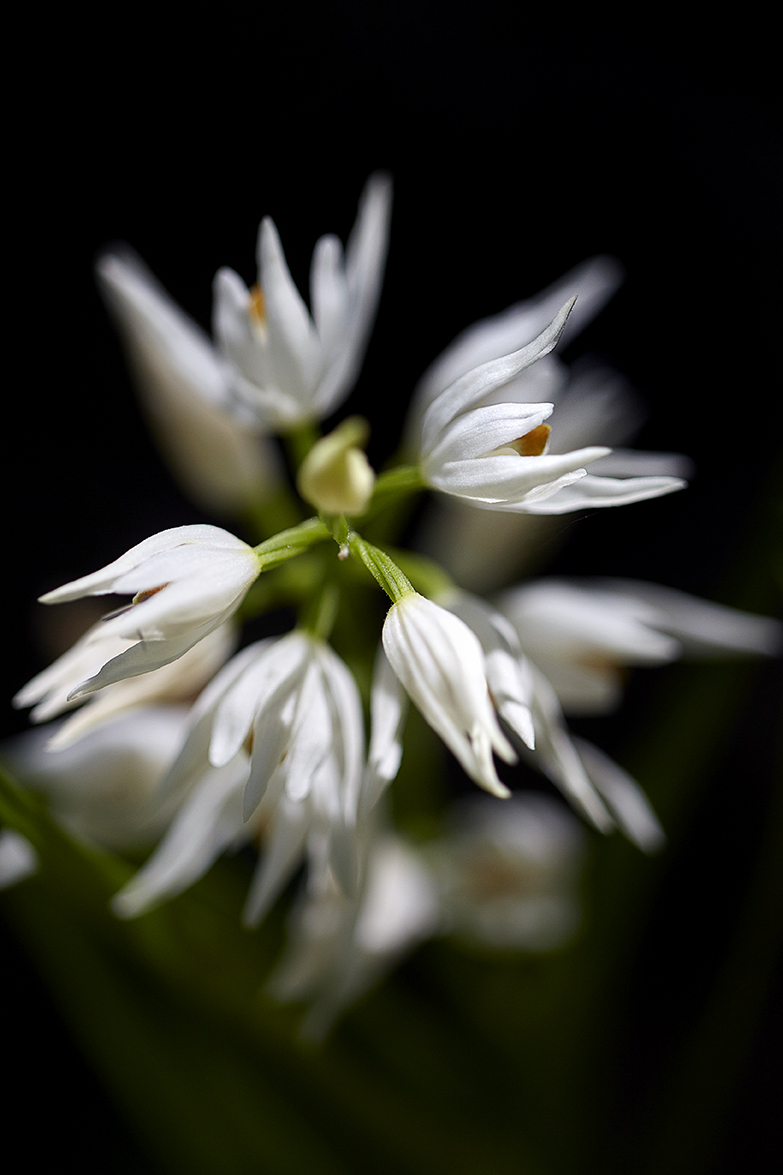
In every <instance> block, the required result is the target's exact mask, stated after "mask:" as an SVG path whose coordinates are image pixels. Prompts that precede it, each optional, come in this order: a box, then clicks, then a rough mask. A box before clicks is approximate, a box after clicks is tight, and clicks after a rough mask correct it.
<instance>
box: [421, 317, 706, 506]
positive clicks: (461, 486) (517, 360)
mask: <svg viewBox="0 0 783 1175" xmlns="http://www.w3.org/2000/svg"><path fill="white" fill-rule="evenodd" d="M573 302H574V300H573V299H572V300H571V302H567V303H566V304H565V305H564V306H563V307H562V308H561V310H560V311H559V313H558V314H557V315H556V317H555V318H554V319H553V321H552V322H551V323H550V324H549V326H548V327H546V329H545V330H544V331H542V333H541V334H540V335H539V336H538V337H537V338H536V339H534V340H533V342H531V343H528V344H527V346H525V347H523V348H522V349H521V350H519V351H516V352H514V353H513V354H511V355H507V356H504V357H502V358H499V359H494V360H491V361H490V362H488V363H484V364H482V365H481V366H479V367H476V368H474V369H473V370H472V371H469V372H467V373H466V374H465V375H463V376H460V378H459V379H457V380H455V382H454V383H453V384H451V385H450V386H449V387H448V388H446V389H445V390H444V391H442V392H440V393H439V395H437V396H436V397H435V399H434V400H432V402H431V403H430V405H429V407H428V408H427V409H426V411H425V412H424V414H423V416H422V420H421V427H420V432H419V468H420V471H421V474H422V477H423V478H424V480H425V482H426V483H427V484H428V485H430V486H432V487H433V488H434V489H439V490H442V491H443V492H445V493H448V494H452V495H454V496H456V497H458V498H460V499H462V500H464V501H466V502H468V503H470V504H471V505H473V506H478V507H480V508H482V509H485V510H501V511H511V512H530V513H533V514H536V513H548V514H562V513H567V512H569V511H572V510H578V509H580V508H582V507H586V506H615V505H621V504H624V503H628V502H638V501H642V500H644V499H645V498H653V497H659V496H660V495H661V494H666V493H671V492H672V491H673V490H677V489H681V488H682V487H683V485H684V484H685V483H684V482H683V481H682V480H681V479H680V478H673V477H669V476H662V477H631V478H620V479H618V478H609V477H595V476H590V477H588V475H587V470H586V469H584V468H583V466H585V465H587V464H589V463H591V462H593V461H597V460H599V459H600V458H602V457H607V456H608V455H609V453H610V450H609V449H607V448H605V447H602V446H588V447H586V448H580V449H576V450H573V451H571V452H565V453H549V452H548V446H549V436H550V433H551V431H552V430H551V428H550V426H549V425H548V424H545V423H544V422H545V421H546V419H547V418H548V417H549V416H550V415H551V414H552V412H553V410H554V405H553V404H551V403H542V402H533V403H521V402H518V401H516V400H514V399H512V398H504V399H502V400H501V402H494V403H490V402H489V401H490V398H494V397H495V394H496V393H499V391H500V389H502V388H504V386H505V385H506V384H509V383H510V382H511V381H513V380H514V379H515V378H516V377H518V376H519V375H520V374H521V373H522V372H523V371H525V369H527V368H529V367H530V366H531V365H532V364H533V363H535V362H536V361H537V360H538V359H540V358H542V357H544V356H546V355H547V354H548V353H549V352H550V351H551V350H552V348H553V347H554V346H555V344H556V343H557V341H558V339H559V337H560V334H561V333H562V330H563V328H564V326H565V323H566V320H567V318H568V315H569V313H570V310H571V308H572V306H573ZM497 399H500V395H499V394H498V397H497ZM482 402H483V403H482ZM477 405H480V406H477Z"/></svg>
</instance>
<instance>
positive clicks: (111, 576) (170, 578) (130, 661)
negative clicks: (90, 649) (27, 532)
mask: <svg viewBox="0 0 783 1175" xmlns="http://www.w3.org/2000/svg"><path fill="white" fill-rule="evenodd" d="M260 568H261V563H260V560H259V558H258V556H257V555H256V553H255V551H254V550H253V548H252V547H249V546H248V545H247V543H244V542H242V540H241V539H238V538H235V537H234V535H232V534H229V533H228V531H225V530H221V529H220V528H219V527H217V526H202V525H196V526H178V527H174V528H173V529H171V530H164V531H161V532H160V533H159V534H155V535H152V536H151V537H150V538H148V539H144V541H143V542H141V543H138V544H137V545H136V546H135V547H132V548H131V549H130V550H129V551H127V552H126V553H125V554H124V555H121V556H120V558H119V559H116V560H115V561H114V562H113V563H109V564H108V565H107V566H106V567H103V568H101V570H100V571H95V572H93V574H92V575H86V576H84V577H83V578H82V579H76V580H74V581H73V582H72V583H67V584H64V586H63V587H60V588H55V590H54V591H51V592H47V593H46V595H44V596H41V602H42V603H44V604H59V603H64V602H66V601H68V600H78V599H81V598H82V597H83V596H102V595H109V594H111V593H118V594H120V595H132V596H133V597H134V599H133V603H132V604H130V605H129V606H128V607H127V608H123V609H121V610H120V611H119V612H116V613H112V614H110V615H109V616H107V617H105V618H104V620H103V621H102V622H101V624H100V625H97V626H96V627H95V628H94V629H93V630H92V632H91V634H90V635H89V637H88V638H87V641H86V644H90V643H95V644H96V645H99V646H100V647H101V654H102V656H103V657H105V660H103V662H102V664H101V667H100V668H99V669H98V671H97V672H95V673H93V674H92V676H90V677H88V678H87V680H83V681H82V682H81V683H80V684H79V685H77V686H76V687H75V688H74V689H72V690H71V691H70V693H69V694H68V696H67V699H66V700H67V701H71V700H73V699H75V698H80V697H82V696H83V695H85V694H88V693H91V692H92V691H93V690H97V689H101V688H102V687H103V686H106V685H110V684H112V683H113V682H117V681H121V680H123V679H124V678H126V677H135V676H137V675H138V674H141V673H149V672H150V671H151V670H153V669H159V668H160V667H161V666H162V665H168V664H169V663H170V662H172V661H175V660H176V659H177V658H178V657H181V656H182V654H183V653H185V652H187V651H188V649H191V648H193V646H194V645H195V644H196V643H197V642H198V641H200V640H202V638H203V637H205V636H207V635H208V633H210V632H212V631H213V630H214V629H216V628H218V627H219V626H220V625H221V624H223V623H224V622H225V621H226V620H228V618H229V617H230V616H231V615H232V614H233V613H234V612H235V611H236V609H237V608H238V607H239V605H240V604H241V602H242V600H243V598H244V596H245V593H246V592H247V589H248V588H249V587H250V585H251V584H252V583H253V581H254V580H255V579H256V578H257V576H258V574H259V571H260ZM117 641H121V642H125V647H124V648H122V649H120V648H119V646H118V645H117V643H116V642H117ZM85 647H86V646H81V647H80V648H79V650H78V652H76V653H75V656H74V659H73V663H72V664H68V665H67V666H66V668H65V673H66V674H67V675H70V674H71V673H72V672H74V671H76V670H78V669H81V668H82V667H83V665H86V660H85V662H84V663H82V660H81V659H82V656H83V654H85ZM85 656H86V654H85ZM58 673H59V671H58ZM55 676H56V675H55ZM51 684H52V685H56V684H59V683H58V682H56V681H53V682H52V683H51ZM45 685H46V688H47V690H48V688H49V685H50V683H49V682H48V681H47V682H46V683H45ZM31 686H32V683H31ZM26 688H27V689H30V687H26ZM23 692H24V691H23ZM31 700H35V699H34V698H33V697H32V696H31ZM21 704H26V702H24V701H23V702H22V703H21Z"/></svg>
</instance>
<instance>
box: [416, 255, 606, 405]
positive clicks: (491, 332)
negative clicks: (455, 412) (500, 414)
mask: <svg viewBox="0 0 783 1175" xmlns="http://www.w3.org/2000/svg"><path fill="white" fill-rule="evenodd" d="M622 279H623V272H622V268H621V266H620V264H619V262H618V261H616V260H615V259H614V258H613V257H592V258H590V259H589V260H588V261H584V262H582V264H581V265H578V266H576V267H575V268H574V269H572V270H570V271H569V272H568V273H566V274H565V275H564V276H563V277H561V278H560V279H559V280H558V281H556V282H554V283H553V284H552V285H551V286H549V287H548V288H547V289H546V290H544V291H543V292H542V293H540V294H537V295H536V296H535V297H533V298H528V299H526V300H525V301H523V302H518V303H517V304H516V305H515V306H510V307H509V308H508V309H507V310H504V311H502V312H501V313H500V314H495V315H493V316H492V317H490V318H485V319H482V320H481V321H480V322H475V323H473V325H472V326H469V327H468V328H467V329H466V330H464V331H462V333H461V334H459V335H458V336H457V338H456V339H455V340H454V341H453V342H452V343H451V344H450V345H449V346H448V347H447V348H446V349H445V351H443V353H442V354H441V355H439V356H438V358H437V359H436V360H435V361H434V362H433V363H432V364H431V365H430V367H429V368H428V369H427V371H426V372H425V373H424V375H423V376H422V378H421V379H420V380H419V383H418V385H417V387H416V391H415V393H414V397H413V404H412V408H411V424H414V423H415V422H416V421H417V420H418V419H419V418H420V417H421V414H422V413H423V412H424V411H425V409H426V408H427V407H428V405H429V404H431V403H432V401H433V400H434V399H435V397H436V396H438V395H439V394H440V393H441V392H443V391H445V389H446V388H448V387H449V386H450V385H451V384H453V383H454V382H455V380H458V379H459V378H460V377H461V376H463V375H466V374H467V373H468V372H469V371H472V370H473V369H474V368H475V367H479V366H480V365H481V364H483V363H488V362H489V361H490V360H491V359H497V358H499V357H500V356H501V355H510V354H511V352H512V351H518V350H519V348H520V347H525V346H527V344H528V343H532V342H533V340H534V339H535V338H536V336H537V335H540V334H541V332H542V331H543V330H544V329H545V328H546V327H547V325H548V324H549V323H550V322H551V321H552V319H553V318H554V317H555V315H556V314H557V312H558V310H559V309H560V307H561V306H562V305H563V304H564V303H565V302H566V301H567V300H568V299H569V298H573V297H574V296H576V304H575V305H574V308H573V310H572V311H571V314H570V315H569V317H568V322H567V323H566V325H565V327H564V328H563V334H562V341H563V344H564V345H566V346H567V345H568V343H569V342H570V341H571V339H573V338H574V337H575V336H576V335H577V334H578V333H579V332H580V331H581V330H582V329H584V327H585V326H587V325H588V323H589V322H591V321H592V319H593V318H594V317H595V316H596V314H598V313H599V311H600V310H601V309H602V308H603V306H604V305H605V304H606V302H607V301H608V300H609V299H610V298H611V297H612V295H613V294H614V293H615V291H616V290H617V289H618V287H619V286H620V284H621V282H622ZM565 378H567V377H566V374H565V369H564V368H563V367H562V364H561V363H560V361H559V360H558V359H557V358H556V357H555V356H554V355H548V356H546V357H545V358H544V357H542V358H540V359H539V360H538V362H537V363H536V364H535V365H534V366H531V367H526V368H524V369H523V370H522V371H521V372H520V373H519V375H517V376H516V377H515V379H514V382H513V383H512V384H509V385H507V388H506V389H504V390H509V391H513V394H512V395H509V396H507V397H506V398H507V399H509V400H515V401H517V402H518V403H520V404H522V403H531V402H534V401H538V400H550V399H551V398H552V392H553V391H556V390H557V389H558V388H559V387H560V386H561V385H562V383H563V382H564V380H565Z"/></svg>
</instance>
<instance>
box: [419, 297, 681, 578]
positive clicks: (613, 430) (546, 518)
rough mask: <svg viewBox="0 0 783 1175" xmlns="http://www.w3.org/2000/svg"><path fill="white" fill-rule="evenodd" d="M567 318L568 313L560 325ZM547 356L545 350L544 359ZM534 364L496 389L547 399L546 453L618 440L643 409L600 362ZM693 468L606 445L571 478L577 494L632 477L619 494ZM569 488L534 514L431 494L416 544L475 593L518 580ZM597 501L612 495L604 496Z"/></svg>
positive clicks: (508, 395)
mask: <svg viewBox="0 0 783 1175" xmlns="http://www.w3.org/2000/svg"><path fill="white" fill-rule="evenodd" d="M578 305H579V303H578V302H577V307H578ZM572 318H573V313H572V315H571V317H570V318H569V321H568V324H567V325H570V323H571V319H572ZM553 359H554V357H553V356H551V355H550V356H548V357H547V358H546V360H544V361H543V363H545V364H548V363H550V361H552V360H553ZM541 366H542V362H539V363H536V364H535V365H534V366H533V367H532V368H528V369H527V370H526V371H524V372H523V373H522V375H521V376H520V377H519V378H518V379H517V380H515V381H513V382H512V383H511V384H508V385H506V386H505V387H504V388H502V389H501V390H500V391H499V392H498V393H496V395H499V396H502V397H503V399H507V400H515V401H516V400H519V401H522V402H525V403H537V402H539V401H541V400H547V401H551V402H552V403H554V412H553V414H552V416H551V417H549V424H551V426H552V431H551V433H550V435H549V437H548V450H547V451H548V452H549V453H550V454H564V453H568V452H569V451H571V450H574V449H579V448H581V447H583V446H585V445H596V444H600V445H612V446H616V445H618V444H621V445H624V444H625V443H626V442H627V441H628V440H629V439H630V437H631V436H632V435H633V433H634V432H635V431H636V429H637V428H638V427H639V425H640V424H641V421H642V419H643V415H644V413H643V411H642V408H641V406H640V403H639V399H638V397H637V396H636V395H635V394H634V392H633V391H632V389H631V388H630V387H629V386H628V383H627V381H626V380H624V379H623V378H622V377H621V376H620V375H618V373H617V372H615V371H612V370H611V369H609V368H607V367H606V366H605V365H603V364H598V363H595V362H593V361H590V360H585V361H582V362H577V363H576V364H574V365H573V367H572V368H571V369H570V370H568V369H566V368H565V367H564V366H563V365H562V364H561V365H559V366H558V367H557V368H554V369H548V370H549V375H548V377H547V378H545V379H538V380H537V381H534V380H532V379H531V378H526V377H530V376H532V374H533V373H535V372H536V371H537V370H538V369H539V368H541ZM692 470H693V464H692V462H691V461H690V460H689V459H688V458H687V457H683V456H681V455H679V454H673V453H650V452H639V451H637V450H634V449H628V448H616V447H613V448H612V451H611V453H609V455H608V456H605V457H599V458H597V460H595V461H593V462H591V464H590V472H589V473H587V474H586V475H585V477H583V478H581V479H580V481H579V482H578V483H575V489H576V490H578V491H579V492H580V493H582V492H583V491H584V490H585V489H586V488H588V489H589V487H590V486H591V485H593V486H594V484H595V483H594V482H592V481H590V480H589V479H590V478H594V477H595V476H596V475H598V476H600V477H601V478H612V479H631V480H629V481H628V484H627V485H626V486H625V492H630V493H631V494H632V495H633V494H635V493H636V491H637V490H638V489H639V487H640V485H641V486H642V487H643V486H644V484H649V483H645V482H644V478H647V477H674V478H685V477H688V476H690V475H691V473H692ZM622 490H623V487H622V486H621V485H620V484H619V482H618V483H617V484H615V486H614V489H613V492H614V493H620V492H621V491H622ZM569 493H570V487H568V486H566V487H564V488H563V489H561V490H558V491H557V492H555V493H554V494H552V496H551V497H550V498H547V499H546V500H545V501H544V502H543V503H542V504H541V505H540V506H536V505H535V504H534V509H535V513H533V512H532V510H528V511H526V512H525V513H523V514H520V513H509V512H505V513H504V512H501V511H497V510H494V511H492V512H491V513H487V512H485V511H477V510H475V509H473V508H472V507H471V504H470V502H469V501H468V500H463V499H461V498H457V497H454V496H453V495H442V496H438V497H437V498H435V499H434V500H433V501H431V502H430V504H429V510H428V514H427V515H426V516H425V520H424V524H423V528H422V533H421V537H420V540H419V542H420V545H421V546H422V549H424V550H426V551H427V552H428V553H429V554H430V555H431V556H432V557H433V558H435V559H436V560H437V561H438V562H439V563H441V564H442V565H443V566H444V567H445V568H446V570H447V571H448V572H449V573H450V574H451V575H452V576H453V577H454V578H455V579H456V580H457V581H458V582H459V583H461V584H462V585H463V586H464V587H467V588H470V589H472V590H473V591H480V592H488V591H492V590H495V589H497V588H498V587H499V586H502V585H503V584H505V583H509V582H512V581H513V580H514V579H518V578H519V575H520V572H521V571H522V570H523V569H524V568H525V567H526V566H527V565H529V564H531V563H535V562H536V561H537V560H538V559H540V557H541V552H542V551H544V550H549V551H551V548H552V543H553V536H552V533H551V528H552V525H553V519H552V517H551V515H555V514H560V513H562V511H561V510H560V508H559V507H560V505H562V504H563V503H565V501H566V499H567V496H568V494H569ZM623 500H624V501H625V500H627V499H625V498H624V499H623ZM582 504H583V505H587V504H588V503H587V502H586V501H584V502H583V503H582ZM591 504H592V505H596V504H600V502H593V503H591ZM604 504H605V505H609V504H612V501H610V500H608V499H607V500H605V501H604ZM615 504H616V500H615Z"/></svg>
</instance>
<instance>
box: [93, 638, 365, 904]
mask: <svg viewBox="0 0 783 1175" xmlns="http://www.w3.org/2000/svg"><path fill="white" fill-rule="evenodd" d="M363 768H364V729H363V719H362V711H361V702H360V699H359V693H358V690H357V687H356V684H355V682H354V679H353V677H352V675H351V674H350V672H349V670H348V669H347V668H346V666H345V665H344V663H343V662H342V661H341V660H340V658H339V657H338V656H337V655H336V654H335V653H334V652H333V651H332V650H331V649H330V648H329V646H328V645H326V644H325V643H324V642H323V641H321V640H318V639H317V638H315V637H312V636H309V635H308V634H306V633H304V632H293V633H290V634H289V635H288V636H286V637H281V638H275V639H270V640H267V641H261V642H258V643H257V644H255V645H251V646H249V648H247V649H244V650H243V651H242V652H241V653H239V654H238V655H237V656H236V657H234V658H233V659H232V661H230V662H229V663H228V665H226V666H225V668H224V669H223V670H222V671H221V672H220V673H219V674H218V675H217V677H216V678H215V679H214V681H213V682H212V683H211V684H210V686H208V687H207V689H206V690H205V691H204V693H203V694H202V696H201V698H200V699H199V701H198V703H197V704H196V706H195V707H194V709H193V712H192V716H191V720H190V731H189V734H188V737H187V740H186V741H185V744H184V746H183V748H182V752H181V754H180V755H179V757H178V759H177V761H176V762H175V763H174V765H173V767H172V769H171V771H170V773H169V776H168V779H167V781H166V783H165V785H164V790H167V791H171V792H174V793H176V792H180V793H183V792H184V793H185V794H187V796H188V798H187V799H186V801H185V803H184V804H183V806H182V809H181V811H180V813H179V816H178V818H177V820H176V821H175V823H174V825H173V826H172V829H171V832H170V834H169V836H168V837H167V838H166V839H164V841H163V842H162V843H161V845H160V846H159V848H158V850H157V851H156V852H155V853H154V854H153V856H152V857H151V858H150V860H149V861H148V862H147V864H146V865H145V866H144V868H143V869H142V870H141V871H140V872H139V873H138V874H137V875H136V877H135V878H133V879H132V880H131V882H130V883H129V885H128V886H126V888H125V890H123V891H122V893H121V894H119V895H118V897H117V898H116V899H115V908H116V909H117V910H118V912H120V913H122V914H124V915H126V916H130V915H133V914H137V913H140V912H142V910H144V909H147V908H148V907H149V906H150V905H151V904H152V903H154V902H156V901H159V900H161V899H162V898H164V897H167V896H170V895H171V894H174V893H178V892H180V891H181V890H182V889H184V888H185V886H186V885H189V884H190V883H191V882H192V881H193V880H194V879H195V877H196V876H200V875H201V873H203V872H204V871H205V870H206V869H207V868H208V867H209V865H210V864H211V863H212V861H213V860H214V859H215V857H216V856H217V855H218V854H219V853H220V852H222V850H223V849H224V848H225V847H226V846H227V845H228V844H230V843H241V842H242V841H244V840H249V839H250V838H251V837H252V836H254V835H257V834H258V833H259V832H260V831H261V830H262V829H263V832H264V838H265V842H266V847H265V851H264V853H263V854H262V857H261V860H260V863H259V868H258V872H257V874H256V877H255V879H254V881H253V885H252V887H251V892H250V896H249V898H248V904H247V909H246V918H247V920H248V921H249V922H251V923H255V922H257V921H259V920H260V919H261V918H262V917H263V915H264V913H265V912H266V910H267V909H268V908H269V906H270V905H271V903H272V902H273V901H274V899H275V897H276V896H277V894H278V893H279V892H280V890H281V889H282V887H283V886H284V885H285V884H286V882H287V881H288V880H289V878H290V876H291V875H292V873H293V872H294V870H295V869H296V867H297V866H298V864H299V863H300V861H301V859H302V857H303V856H307V857H308V858H309V860H310V864H311V868H320V869H321V871H327V870H328V871H330V873H331V874H332V875H333V876H334V877H335V878H336V880H337V882H338V884H339V885H340V886H341V887H342V888H343V890H345V891H349V892H350V891H352V890H353V889H354V888H355V885H356V879H357V859H356V822H357V811H358V806H359V792H360V787H361V782H362V776H363Z"/></svg>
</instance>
